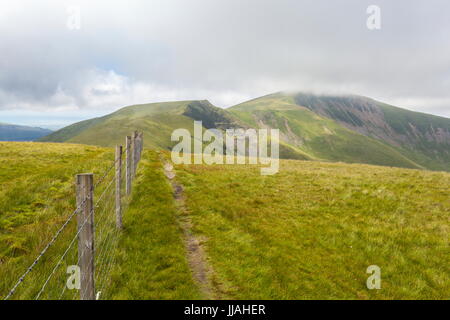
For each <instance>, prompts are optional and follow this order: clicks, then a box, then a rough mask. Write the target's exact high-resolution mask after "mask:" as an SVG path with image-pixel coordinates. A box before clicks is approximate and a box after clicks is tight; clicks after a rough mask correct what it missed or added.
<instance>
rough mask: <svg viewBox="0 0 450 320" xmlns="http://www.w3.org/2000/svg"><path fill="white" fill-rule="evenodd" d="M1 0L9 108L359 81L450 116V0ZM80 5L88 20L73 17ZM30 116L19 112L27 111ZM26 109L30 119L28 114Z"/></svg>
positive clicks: (395, 99)
mask: <svg viewBox="0 0 450 320" xmlns="http://www.w3.org/2000/svg"><path fill="white" fill-rule="evenodd" d="M377 2H378V3H377V5H378V6H379V7H380V8H381V19H382V24H381V26H382V27H381V29H380V30H373V31H371V30H368V29H367V27H366V19H367V13H366V8H367V7H368V6H369V5H371V4H373V3H372V2H369V1H360V0H347V1H325V0H318V1H309V0H277V1H275V0H270V1H269V0H257V1H256V0H247V1H237V0H227V1H208V0H190V1H184V0H153V1H127V2H112V1H95V2H93V1H71V2H70V3H69V2H67V3H65V2H64V1H58V2H56V1H39V2H31V1H17V0H16V1H2V2H1V3H0V39H2V40H1V41H0V70H1V73H0V117H4V115H6V114H12V113H14V112H15V113H16V114H18V113H17V112H19V111H20V112H19V113H20V114H24V113H26V112H27V111H29V112H36V111H41V112H42V111H45V112H48V113H49V114H50V113H51V114H52V115H54V114H58V113H59V114H61V117H62V118H64V113H67V112H73V113H76V112H77V111H79V114H80V116H79V118H86V117H89V116H93V115H97V114H102V113H107V112H110V111H113V110H116V109H118V108H120V107H123V106H125V105H130V104H134V103H146V102H156V101H166V100H189V99H209V100H210V101H211V102H212V103H214V104H216V105H218V106H220V107H227V106H230V105H233V104H236V103H239V102H242V101H244V100H247V99H250V98H254V97H257V96H260V95H264V94H267V93H271V92H275V91H281V90H297V91H298V90H300V91H302V90H304V91H316V92H330V93H355V94H361V95H367V96H370V97H373V98H375V99H379V100H381V101H384V102H387V103H391V104H396V105H398V106H402V107H407V108H409V109H412V110H417V111H422V112H427V113H433V114H437V115H443V116H447V117H450V103H449V102H450V91H449V90H448V88H449V86H450V58H449V57H450V43H449V42H448V35H449V34H450V19H448V12H449V9H450V4H449V3H448V1H438V0H434V1H427V2H424V1H406V0H401V1H395V2H394V1H386V0H383V1H377ZM70 6H75V7H78V8H79V9H80V29H75V30H71V29H69V28H68V27H67V22H68V18H69V15H70V11H68V8H69V7H70ZM16 118H17V119H19V118H18V117H16ZM19 120H20V119H19Z"/></svg>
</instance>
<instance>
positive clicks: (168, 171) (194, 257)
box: [161, 156, 220, 299]
mask: <svg viewBox="0 0 450 320" xmlns="http://www.w3.org/2000/svg"><path fill="white" fill-rule="evenodd" d="M161 161H162V163H163V166H164V174H165V176H166V178H167V179H168V180H169V182H170V184H171V186H172V191H173V196H174V198H175V201H176V205H177V210H178V215H177V218H178V219H177V220H178V223H179V225H180V227H181V229H182V230H183V234H184V244H185V247H186V255H187V259H188V263H189V267H190V268H191V271H192V273H193V276H194V280H195V281H196V283H197V285H198V286H199V288H200V291H201V293H202V295H203V296H204V298H206V299H220V294H219V291H218V290H215V289H214V287H213V284H212V282H211V275H212V273H213V270H212V268H211V266H210V265H209V264H208V262H207V257H206V253H205V250H204V248H203V246H202V240H203V239H201V238H200V237H198V236H196V235H194V233H193V232H192V221H191V219H190V217H189V215H188V210H187V208H186V204H185V195H184V193H183V186H182V185H181V184H180V183H179V182H177V180H176V179H175V177H176V174H175V171H174V168H173V165H172V164H171V163H170V162H169V161H168V160H166V159H165V158H164V157H163V156H161Z"/></svg>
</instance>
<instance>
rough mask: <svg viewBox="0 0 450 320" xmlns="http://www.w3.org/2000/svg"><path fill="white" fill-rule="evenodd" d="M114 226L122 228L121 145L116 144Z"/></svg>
mask: <svg viewBox="0 0 450 320" xmlns="http://www.w3.org/2000/svg"><path fill="white" fill-rule="evenodd" d="M115 161H116V227H117V229H122V204H121V201H120V200H121V198H122V195H121V190H122V146H116V160H115Z"/></svg>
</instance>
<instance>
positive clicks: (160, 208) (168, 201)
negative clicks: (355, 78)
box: [0, 143, 450, 299]
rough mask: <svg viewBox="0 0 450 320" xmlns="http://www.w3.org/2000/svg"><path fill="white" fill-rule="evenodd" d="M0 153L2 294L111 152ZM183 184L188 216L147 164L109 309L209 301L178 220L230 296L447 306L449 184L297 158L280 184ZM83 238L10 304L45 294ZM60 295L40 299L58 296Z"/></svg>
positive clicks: (255, 171) (15, 147)
mask: <svg viewBox="0 0 450 320" xmlns="http://www.w3.org/2000/svg"><path fill="white" fill-rule="evenodd" d="M0 147H1V149H0V185H1V190H0V254H1V255H0V276H1V278H2V281H1V282H0V294H1V295H2V296H4V295H5V294H6V293H7V292H8V290H9V289H10V288H11V286H12V285H13V284H14V281H16V280H17V278H18V276H20V275H21V273H22V272H23V271H24V270H25V269H26V267H27V266H28V265H29V264H30V263H31V262H32V261H33V260H34V258H35V257H36V256H37V254H38V253H39V251H40V250H41V249H42V248H43V246H44V245H45V244H46V243H47V242H48V241H49V239H50V238H51V236H52V235H53V234H54V232H55V231H56V229H57V227H58V226H60V225H61V223H62V222H63V221H64V220H65V219H66V217H67V214H68V213H69V212H70V211H71V210H73V209H74V207H75V199H74V185H73V183H74V175H75V174H76V173H80V172H87V171H89V172H94V173H95V174H96V175H97V176H98V175H99V174H100V173H102V172H104V170H105V169H106V168H107V167H108V166H109V165H110V164H111V161H112V159H113V151H112V150H111V149H107V148H96V147H91V146H83V145H70V144H47V143H45V144H43V143H0ZM176 173H177V177H176V179H177V181H178V182H179V183H181V184H182V185H183V194H184V198H185V202H184V203H185V206H186V211H184V212H183V213H180V212H179V208H178V207H177V206H176V203H175V201H174V199H173V194H172V189H171V186H170V184H169V183H168V181H167V179H166V178H165V177H164V175H163V170H162V164H161V162H160V159H159V155H158V153H157V152H154V151H146V152H145V153H144V155H143V160H142V161H141V163H140V166H139V169H138V172H137V178H136V180H135V183H134V187H133V193H132V197H131V199H130V202H129V206H128V207H127V209H126V211H125V212H124V230H123V232H122V233H121V235H120V237H119V240H118V241H119V242H118V246H117V250H115V251H114V252H113V254H114V256H115V258H116V260H115V261H116V263H115V264H114V265H113V269H112V273H111V281H110V284H111V286H110V289H109V290H108V291H107V292H106V293H104V295H103V296H102V298H104V299H105V298H110V299H195V298H205V296H203V295H202V294H201V292H200V290H199V288H198V285H197V284H196V282H195V280H193V276H192V271H191V270H190V268H189V263H188V262H187V256H186V248H185V243H184V242H183V240H184V238H183V231H182V228H181V226H180V223H179V219H180V214H183V215H188V216H189V218H190V220H191V222H192V230H191V231H192V232H193V234H194V235H195V236H196V237H198V239H201V245H202V246H203V248H204V250H205V253H206V256H207V263H208V264H209V265H210V266H211V269H212V273H211V274H210V277H211V279H210V280H211V281H210V283H211V284H212V285H213V288H212V290H214V291H215V293H216V294H215V296H218V297H220V298H224V299H448V298H449V297H450V288H449V286H448V283H450V272H449V270H448V261H449V260H448V257H449V256H450V249H449V235H450V224H449V218H450V197H449V190H450V174H449V173H443V172H430V171H422V170H410V169H398V168H387V167H378V166H370V165H358V164H342V163H320V162H311V161H294V160H282V161H281V166H280V172H279V173H278V174H276V175H273V176H261V175H260V170H259V168H258V167H256V166H249V165H234V166H230V165H228V166H227V165H213V166H206V165H191V166H176ZM97 192H101V189H99V190H98V191H97ZM74 228H75V225H74V224H73V225H70V226H69V228H68V230H67V233H65V234H63V235H62V236H61V241H60V242H57V243H55V246H54V247H52V249H51V250H50V251H49V255H48V256H49V258H45V259H43V260H42V261H41V262H42V263H40V264H39V265H38V266H36V269H35V271H33V272H32V273H31V274H30V275H29V277H27V279H26V282H24V285H23V287H22V289H21V290H20V291H18V292H17V295H16V296H15V297H14V298H16V299H19V298H32V297H34V296H35V295H36V292H37V290H38V288H39V284H42V281H43V280H45V277H44V278H43V276H42V275H47V274H48V272H49V271H50V268H51V266H53V265H54V262H55V260H56V259H57V258H58V257H59V256H58V254H60V253H61V250H62V249H63V248H65V246H66V245H67V240H68V239H70V238H71V237H72V236H73V234H74ZM370 265H378V266H379V267H380V268H381V289H380V290H368V289H367V288H366V279H367V277H368V276H369V274H367V273H366V269H367V267H368V266H370ZM61 276H62V279H63V280H65V279H66V277H67V276H66V275H65V274H64V273H63V274H62V275H61ZM34 283H35V284H36V285H33V284H34ZM63 286H64V281H63V282H62V283H59V284H57V285H56V286H55V288H54V289H51V288H50V289H51V290H50V292H48V295H46V296H45V297H44V298H48V299H52V298H57V294H59V292H60V290H61V287H63ZM71 294H72V293H71ZM63 298H67V299H68V298H71V297H69V296H63Z"/></svg>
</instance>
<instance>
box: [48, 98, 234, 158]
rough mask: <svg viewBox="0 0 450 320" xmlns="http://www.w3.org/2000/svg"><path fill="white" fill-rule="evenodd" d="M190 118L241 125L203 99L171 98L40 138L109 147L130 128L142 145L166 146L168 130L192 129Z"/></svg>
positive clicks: (205, 122)
mask: <svg viewBox="0 0 450 320" xmlns="http://www.w3.org/2000/svg"><path fill="white" fill-rule="evenodd" d="M193 120H203V126H204V127H205V128H216V127H217V128H221V127H223V128H225V127H226V128H228V127H235V126H236V127H241V126H242V124H240V123H239V120H238V119H236V118H235V117H234V116H233V115H231V114H229V113H228V112H226V111H224V110H223V109H220V108H217V107H215V106H213V105H212V104H211V103H209V102H208V101H206V100H202V101H196V100H193V101H175V102H161V103H149V104H141V105H133V106H129V107H125V108H122V109H120V110H118V111H116V112H113V113H111V114H109V115H106V116H104V117H99V118H94V119H90V120H85V121H81V122H78V123H75V124H72V125H70V126H68V127H65V128H63V129H61V130H58V131H56V132H54V133H52V134H50V135H48V136H46V137H44V138H42V139H40V141H53V142H73V143H84V144H93V145H100V146H107V147H112V146H114V145H116V144H120V143H123V142H124V141H123V138H124V137H125V136H126V135H129V134H130V133H131V132H132V131H134V130H138V131H142V132H144V143H145V146H146V147H150V148H163V149H170V148H171V147H172V146H173V144H174V143H173V142H172V141H170V136H171V134H172V131H173V130H175V129H178V128H186V129H188V130H190V131H191V132H193V128H194V124H193Z"/></svg>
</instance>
